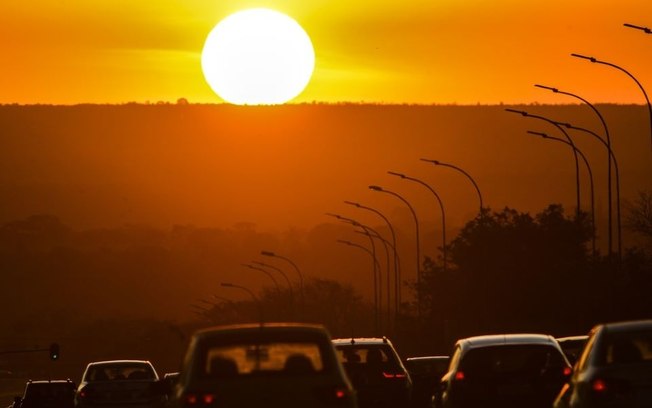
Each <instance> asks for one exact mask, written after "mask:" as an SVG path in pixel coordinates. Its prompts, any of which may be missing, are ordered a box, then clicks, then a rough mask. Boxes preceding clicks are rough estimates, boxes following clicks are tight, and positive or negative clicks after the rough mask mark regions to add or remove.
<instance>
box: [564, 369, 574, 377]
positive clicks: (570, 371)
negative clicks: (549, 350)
mask: <svg viewBox="0 0 652 408" xmlns="http://www.w3.org/2000/svg"><path fill="white" fill-rule="evenodd" d="M572 373H573V369H572V368H570V367H564V376H565V377H568V376H570V375H571V374H572Z"/></svg>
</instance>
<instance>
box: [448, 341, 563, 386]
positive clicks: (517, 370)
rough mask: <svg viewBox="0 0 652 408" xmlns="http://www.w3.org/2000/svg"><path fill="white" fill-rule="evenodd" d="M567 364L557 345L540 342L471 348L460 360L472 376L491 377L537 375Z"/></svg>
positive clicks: (463, 367) (461, 366)
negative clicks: (541, 343)
mask: <svg viewBox="0 0 652 408" xmlns="http://www.w3.org/2000/svg"><path fill="white" fill-rule="evenodd" d="M565 365H566V363H565V361H564V359H563V357H562V355H561V353H560V352H559V351H558V350H557V349H556V348H554V347H551V346H547V345H540V344H519V345H501V346H493V347H483V348H477V349H471V350H469V352H468V353H467V354H466V356H464V358H463V359H462V362H461V363H460V370H461V371H463V372H464V374H465V375H466V376H467V377H468V378H478V377H481V378H487V377H489V378H491V377H500V376H503V375H509V374H525V375H528V374H530V375H536V374H543V373H545V372H549V371H550V370H557V369H558V370H559V372H561V371H562V369H563V367H564V366H565Z"/></svg>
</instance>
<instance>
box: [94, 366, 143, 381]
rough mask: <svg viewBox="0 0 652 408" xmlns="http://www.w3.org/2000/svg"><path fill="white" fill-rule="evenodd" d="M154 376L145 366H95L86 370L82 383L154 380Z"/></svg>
mask: <svg viewBox="0 0 652 408" xmlns="http://www.w3.org/2000/svg"><path fill="white" fill-rule="evenodd" d="M154 379H156V376H155V374H154V371H152V368H151V367H150V366H149V365H147V364H132V363H120V364H96V365H93V366H91V367H89V368H88V370H87V372H86V376H85V377H84V381H110V380H154Z"/></svg>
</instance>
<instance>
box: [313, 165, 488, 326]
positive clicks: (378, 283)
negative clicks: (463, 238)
mask: <svg viewBox="0 0 652 408" xmlns="http://www.w3.org/2000/svg"><path fill="white" fill-rule="evenodd" d="M421 161H424V162H427V163H431V164H433V165H435V166H442V167H448V168H451V169H454V170H456V171H457V172H460V173H462V174H463V175H464V176H465V177H466V178H468V179H469V180H470V181H471V183H472V185H473V187H474V188H475V190H476V192H477V193H478V198H479V202H480V211H479V212H478V216H479V217H481V216H482V214H483V208H484V203H483V199H482V193H481V191H480V188H479V187H478V184H477V183H476V181H475V179H473V177H472V176H471V175H470V174H469V173H468V172H467V171H465V170H464V169H462V168H460V167H458V166H456V165H453V164H450V163H444V162H441V161H438V160H431V159H421ZM387 173H388V174H389V175H391V176H395V177H399V178H401V179H402V180H407V181H410V182H414V183H417V184H420V185H422V186H424V187H425V188H427V189H428V190H429V191H430V192H431V193H432V194H433V195H434V196H435V198H436V199H437V203H438V205H439V209H440V212H441V219H442V265H443V268H444V270H446V268H447V259H448V255H447V246H448V245H447V242H446V211H445V207H444V203H443V200H442V199H441V197H440V195H439V194H438V193H437V191H436V190H435V189H434V188H433V187H432V186H430V185H429V184H428V183H426V182H425V181H423V180H421V179H418V178H415V177H411V176H408V175H406V174H403V173H398V172H395V171H388V172H387ZM369 189H370V190H372V191H375V192H380V193H385V194H388V195H391V196H393V197H395V198H396V199H398V200H400V201H401V202H402V203H403V204H405V206H406V207H407V208H408V210H409V211H410V213H411V214H412V217H413V219H414V225H415V248H416V251H415V255H416V283H417V286H419V285H420V284H421V267H420V265H421V244H420V222H419V218H418V216H417V213H416V211H415V209H414V207H413V206H412V204H411V203H410V202H409V201H408V200H407V199H406V198H405V197H404V196H402V195H401V194H399V193H397V192H395V191H393V190H388V189H387V188H384V187H381V186H378V185H370V186H369ZM344 203H345V204H348V205H351V206H354V207H356V208H358V209H363V210H367V211H371V212H373V213H375V214H376V215H378V216H380V217H381V218H382V219H383V221H385V223H386V224H387V226H388V228H389V231H390V233H391V242H390V240H388V239H385V238H383V237H382V236H381V234H380V233H379V232H378V231H376V230H374V229H372V228H370V227H369V226H368V225H364V224H362V223H360V222H359V221H358V220H356V219H353V218H349V217H344V216H342V215H339V214H333V213H326V215H328V216H332V217H335V218H337V219H338V220H340V221H343V222H346V223H349V224H351V225H353V226H355V227H358V228H361V229H362V231H356V232H359V233H363V234H364V235H367V237H368V238H369V247H366V246H364V245H360V244H357V243H353V242H351V241H346V240H337V242H338V243H341V244H345V245H348V246H351V247H356V248H358V249H360V250H362V251H364V252H366V253H368V254H369V255H370V256H371V257H372V265H373V268H372V269H373V293H374V310H375V323H376V329H378V328H379V326H380V324H381V317H380V315H381V311H382V271H381V267H380V263H379V262H378V259H377V256H376V250H375V243H374V239H378V240H380V241H381V242H382V243H383V245H385V248H386V254H387V255H389V251H388V250H387V247H391V249H392V252H393V255H394V262H393V274H394V314H395V316H397V315H398V314H399V313H400V307H401V304H402V303H401V298H402V295H401V266H400V258H399V254H398V250H397V243H396V232H395V229H394V227H393V226H392V224H391V222H390V221H389V219H388V217H386V216H385V215H384V214H383V213H382V212H380V211H378V210H377V209H375V208H373V207H369V206H366V205H363V204H360V203H358V202H353V201H344ZM386 264H387V266H386V272H387V273H386V315H385V316H386V318H387V326H388V327H389V325H391V312H392V311H391V308H392V305H391V280H390V275H391V273H392V271H391V268H390V264H391V262H390V261H389V259H387V262H386ZM416 293H417V299H416V304H417V317H418V318H420V317H421V314H422V299H421V294H420V290H417V292H416Z"/></svg>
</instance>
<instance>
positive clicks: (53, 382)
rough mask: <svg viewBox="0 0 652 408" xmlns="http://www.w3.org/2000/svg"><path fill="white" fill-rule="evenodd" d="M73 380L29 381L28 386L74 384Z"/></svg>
mask: <svg viewBox="0 0 652 408" xmlns="http://www.w3.org/2000/svg"><path fill="white" fill-rule="evenodd" d="M72 383H73V382H72V380H29V381H28V382H27V384H72Z"/></svg>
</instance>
